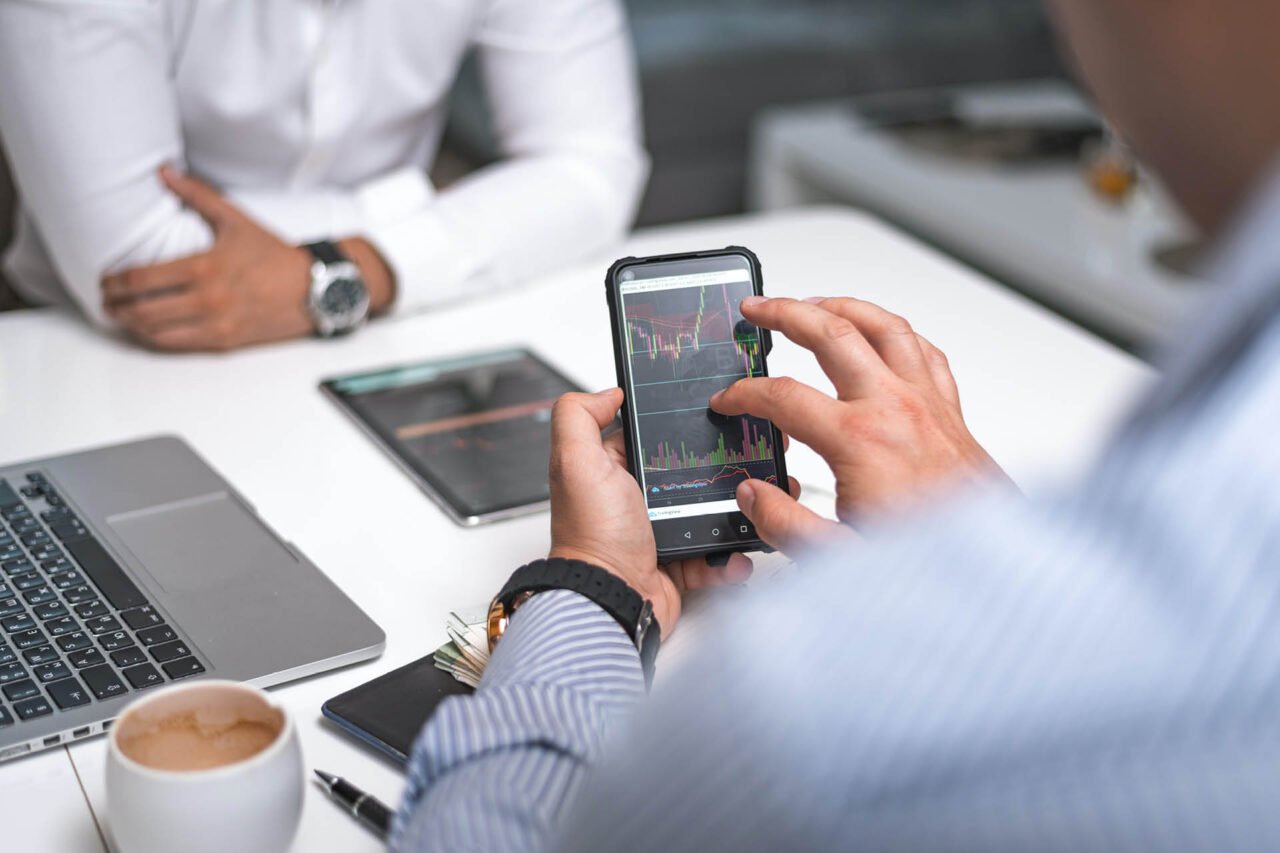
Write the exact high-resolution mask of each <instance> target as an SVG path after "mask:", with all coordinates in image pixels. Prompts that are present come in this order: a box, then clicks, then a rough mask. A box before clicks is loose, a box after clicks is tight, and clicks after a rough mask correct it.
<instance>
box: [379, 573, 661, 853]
mask: <svg viewBox="0 0 1280 853" xmlns="http://www.w3.org/2000/svg"><path fill="white" fill-rule="evenodd" d="M644 695H645V687H644V672H643V670H642V668H641V665H640V655H639V652H637V651H636V647H635V644H634V643H633V642H632V641H631V639H630V638H629V637H628V636H627V634H626V632H625V631H623V630H622V626H621V625H619V624H618V622H617V620H615V619H614V618H613V617H612V616H610V615H609V614H608V613H606V612H605V611H604V610H602V609H601V608H600V606H599V605H597V604H595V603H594V602H592V601H591V600H589V599H587V598H585V597H584V596H581V595H579V594H577V593H575V592H569V591H568V590H553V591H550V592H544V593H541V594H539V595H537V596H534V597H533V598H532V599H530V600H529V601H528V602H527V603H526V604H525V605H524V606H523V607H521V608H520V609H519V610H518V611H517V612H516V614H515V616H513V617H512V619H511V622H510V624H509V625H508V627H507V631H506V633H505V634H504V635H503V638H502V642H501V643H499V644H498V647H497V649H495V651H494V654H493V657H492V658H490V660H489V663H488V665H487V666H486V667H485V672H484V678H483V679H482V680H481V682H480V688H479V689H478V690H477V691H476V693H475V695H474V696H455V697H451V698H449V699H446V700H445V701H444V702H442V703H441V704H440V706H439V707H438V708H437V709H436V711H435V713H434V714H433V715H432V717H431V719H430V720H429V721H428V722H427V724H426V726H424V727H423V730H422V734H421V735H420V736H419V737H418V741H417V743H416V744H415V745H414V748H413V754H412V755H411V757H410V759H409V782H408V786H407V787H406V789H405V794H404V799H403V801H402V802H401V805H400V812H399V814H398V815H397V817H396V821H395V830H396V832H395V833H393V835H395V834H397V833H398V832H399V831H400V830H401V829H402V828H403V826H404V823H405V821H406V820H407V819H408V817H409V815H410V814H411V813H412V812H413V811H414V809H415V808H417V805H418V802H419V801H420V800H421V799H422V797H423V795H424V794H425V793H426V791H427V790H428V789H429V788H430V787H431V785H432V784H433V783H434V782H435V781H436V780H437V779H439V778H440V777H441V776H443V775H445V774H446V773H448V772H449V771H450V770H452V769H454V768H456V767H459V766H461V765H463V764H466V763H467V762H468V761H471V760H474V759H477V758H479V757H481V756H486V755H492V754H495V753H504V752H507V753H517V752H521V751H527V750H553V751H555V752H557V753H561V754H565V755H569V756H572V757H574V758H575V759H577V760H579V761H582V762H584V763H587V762H590V761H591V760H592V759H593V758H594V757H595V756H596V754H597V753H598V750H599V748H600V745H601V742H602V741H603V737H604V732H605V730H606V728H607V726H608V723H609V722H610V720H612V719H613V718H615V717H616V716H617V715H618V714H619V713H621V712H623V711H625V710H627V709H629V708H631V707H632V706H633V705H635V704H636V703H637V702H639V701H640V700H641V699H642V698H643V697H644Z"/></svg>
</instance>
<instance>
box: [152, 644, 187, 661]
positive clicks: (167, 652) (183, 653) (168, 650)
mask: <svg viewBox="0 0 1280 853" xmlns="http://www.w3.org/2000/svg"><path fill="white" fill-rule="evenodd" d="M190 654H191V649H189V648H187V644H186V643H184V642H182V641H181V640H175V641H174V642H172V643H161V644H160V645H158V646H152V647H151V656H152V657H153V658H155V659H156V660H158V661H160V662H161V663H164V662H165V661H169V660H173V659H174V658H184V657H187V656H188V655H190Z"/></svg>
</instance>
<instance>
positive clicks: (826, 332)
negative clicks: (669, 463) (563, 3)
mask: <svg viewBox="0 0 1280 853" xmlns="http://www.w3.org/2000/svg"><path fill="white" fill-rule="evenodd" d="M857 334H858V330H857V329H856V328H854V326H853V324H852V323H850V322H849V321H847V320H841V319H837V318H836V317H834V316H832V317H831V318H830V319H828V320H825V321H824V322H823V324H822V337H823V339H824V340H828V341H831V342H833V343H839V342H841V341H845V340H848V339H849V338H851V337H853V336H855V335H857Z"/></svg>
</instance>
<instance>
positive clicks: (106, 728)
mask: <svg viewBox="0 0 1280 853" xmlns="http://www.w3.org/2000/svg"><path fill="white" fill-rule="evenodd" d="M115 724H116V721H115V720H105V721H104V722H103V723H102V731H103V732H109V731H111V727H112V726H114V725H115Z"/></svg>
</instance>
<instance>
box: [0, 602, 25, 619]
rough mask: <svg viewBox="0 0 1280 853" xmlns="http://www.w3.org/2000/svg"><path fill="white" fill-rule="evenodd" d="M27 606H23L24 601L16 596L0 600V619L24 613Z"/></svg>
mask: <svg viewBox="0 0 1280 853" xmlns="http://www.w3.org/2000/svg"><path fill="white" fill-rule="evenodd" d="M25 610H26V608H25V607H23V606H22V602H21V601H19V600H18V599H16V598H8V599H5V600H4V601H0V619H3V618H6V617H9V616H13V615H14V614H17V613H22V612H23V611H25Z"/></svg>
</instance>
